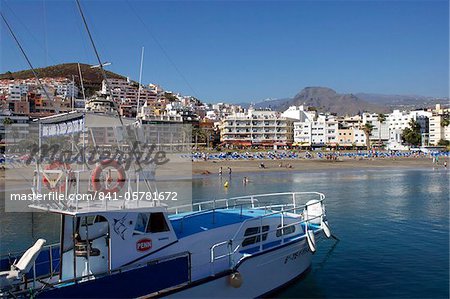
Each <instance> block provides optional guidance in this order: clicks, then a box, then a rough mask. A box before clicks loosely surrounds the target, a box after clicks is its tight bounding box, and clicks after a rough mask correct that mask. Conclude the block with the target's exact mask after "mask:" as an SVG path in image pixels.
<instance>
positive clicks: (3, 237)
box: [0, 169, 449, 298]
mask: <svg viewBox="0 0 450 299" xmlns="http://www.w3.org/2000/svg"><path fill="white" fill-rule="evenodd" d="M244 176H246V177H248V178H249V182H248V183H247V184H244V183H243V177H244ZM225 181H228V188H225V187H223V185H224V183H225ZM286 191H317V192H322V193H324V194H325V195H326V201H325V204H326V209H327V216H328V220H329V223H330V226H331V229H332V232H333V233H334V234H336V235H337V236H338V237H339V239H340V241H339V242H337V243H336V242H335V241H334V240H332V239H329V240H322V241H320V242H319V244H318V245H319V246H318V247H319V248H318V251H317V252H316V254H315V255H314V256H313V263H312V267H311V269H310V270H309V272H308V273H307V274H306V275H305V276H304V277H303V278H301V279H299V280H297V281H295V282H294V283H293V284H291V285H289V286H288V287H286V288H285V289H283V290H281V291H280V292H278V293H277V294H275V296H276V297H283V298H288V297H302V298H319V297H320V298H322V297H325V298H367V297H378V298H380V297H384V298H388V297H389V298H393V297H395V298H399V297H402V298H444V297H446V298H448V297H449V176H448V172H447V171H445V170H444V169H435V170H433V169H417V170H405V169H400V170H398V169H397V170H396V169H384V170H378V169H374V170H333V171H325V172H324V171H320V172H309V171H308V172H301V171H299V172H267V173H247V174H236V173H233V174H232V176H231V177H230V176H228V174H224V175H223V176H222V177H219V176H218V175H215V174H214V175H208V176H204V177H198V178H195V179H194V180H193V196H194V197H195V198H197V199H198V200H211V199H219V198H224V197H232V196H241V195H246V194H258V193H273V192H286ZM0 208H1V207H0ZM3 210H4V209H3V208H1V212H0V242H1V243H0V254H4V253H6V252H7V251H10V250H23V249H26V247H28V246H29V245H30V244H32V242H33V240H35V239H36V238H37V237H45V238H47V239H48V240H49V243H51V242H56V241H58V234H59V229H58V225H59V219H58V218H57V217H55V216H51V215H48V214H43V213H35V214H34V215H33V216H31V214H23V213H4V212H3ZM31 223H34V226H32V225H31ZM279 270H280V271H282V269H279ZM276 271H277V269H274V275H276Z"/></svg>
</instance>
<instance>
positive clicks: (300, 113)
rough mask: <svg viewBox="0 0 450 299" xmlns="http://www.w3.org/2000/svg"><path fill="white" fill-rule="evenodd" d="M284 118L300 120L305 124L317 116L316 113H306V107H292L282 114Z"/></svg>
mask: <svg viewBox="0 0 450 299" xmlns="http://www.w3.org/2000/svg"><path fill="white" fill-rule="evenodd" d="M281 116H282V117H286V118H290V119H295V120H298V121H299V122H304V121H306V120H307V119H309V120H313V119H314V118H315V116H316V112H315V111H306V110H305V109H304V106H303V105H301V106H291V107H289V108H288V109H287V110H286V111H284V112H283V113H282V114H281Z"/></svg>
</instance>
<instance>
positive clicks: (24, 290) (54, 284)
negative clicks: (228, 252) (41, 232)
mask: <svg viewBox="0 0 450 299" xmlns="http://www.w3.org/2000/svg"><path fill="white" fill-rule="evenodd" d="M51 246H55V247H56V246H58V247H59V244H54V245H48V246H46V247H47V248H51ZM185 256H186V257H187V258H188V259H187V260H188V263H189V264H188V267H189V268H190V267H191V264H190V263H191V262H190V260H191V259H190V253H189V252H188V251H183V252H179V253H176V254H172V255H168V256H165V257H161V258H157V259H153V260H150V261H146V262H144V263H141V264H132V265H127V266H122V267H119V268H117V269H114V270H108V271H105V272H102V273H95V274H93V273H90V274H87V275H82V276H78V277H75V278H69V279H64V280H57V281H50V279H51V278H52V277H53V275H54V274H59V272H58V273H50V274H51V275H49V276H42V277H39V276H36V275H34V276H33V277H32V278H33V279H32V280H27V279H25V280H24V281H22V282H20V283H19V284H17V285H15V286H16V289H15V290H11V291H8V292H7V294H9V295H11V297H14V298H17V297H20V295H23V294H30V292H31V294H32V296H31V297H34V295H38V294H39V292H40V291H42V290H44V289H45V288H47V287H49V288H58V287H61V286H64V285H67V284H73V283H74V284H76V283H80V282H84V281H88V280H92V279H98V278H101V277H105V276H109V275H114V274H119V273H123V272H126V271H129V270H133V269H137V268H141V267H146V266H149V265H153V264H157V263H161V262H164V261H170V260H173V259H177V258H180V257H185ZM58 262H59V261H58ZM33 268H34V266H33ZM45 280H47V281H45ZM30 282H31V283H32V287H31V288H29V287H27V285H28V283H30ZM190 282H191V277H190V275H189V277H188V281H186V282H185V283H183V284H182V285H184V284H187V283H190ZM37 283H39V286H38V285H37ZM177 287H179V286H177ZM0 291H1V290H0ZM34 291H37V293H33V292H34ZM160 291H164V290H160ZM160 291H159V292H160ZM0 297H1V293H0Z"/></svg>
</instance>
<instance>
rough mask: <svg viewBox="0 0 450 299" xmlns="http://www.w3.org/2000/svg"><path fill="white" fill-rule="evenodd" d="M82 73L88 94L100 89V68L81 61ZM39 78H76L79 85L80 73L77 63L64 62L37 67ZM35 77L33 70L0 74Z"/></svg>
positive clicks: (4, 75)
mask: <svg viewBox="0 0 450 299" xmlns="http://www.w3.org/2000/svg"><path fill="white" fill-rule="evenodd" d="M80 68H81V73H82V76H83V84H84V88H85V91H86V94H87V95H88V96H90V95H92V94H93V93H94V92H95V91H96V90H100V88H101V84H102V80H103V76H102V73H101V71H100V69H99V68H91V66H90V65H88V64H82V63H80ZM35 70H36V73H37V75H38V77H39V78H46V77H48V78H57V77H64V78H68V79H72V76H74V78H75V82H76V83H77V84H78V85H79V78H78V76H79V74H78V65H77V63H64V64H57V65H52V66H48V67H44V68H37V69H35ZM106 76H107V77H108V78H118V79H119V78H122V79H125V77H124V76H121V75H118V74H116V73H113V72H110V71H106ZM29 78H34V75H33V72H32V71H31V70H24V71H18V72H14V73H12V72H6V73H4V74H0V79H29Z"/></svg>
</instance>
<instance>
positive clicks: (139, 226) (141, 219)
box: [133, 213, 148, 235]
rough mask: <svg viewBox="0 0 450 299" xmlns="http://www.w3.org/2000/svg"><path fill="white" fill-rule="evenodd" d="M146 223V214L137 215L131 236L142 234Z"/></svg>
mask: <svg viewBox="0 0 450 299" xmlns="http://www.w3.org/2000/svg"><path fill="white" fill-rule="evenodd" d="M147 222H148V214H144V213H139V214H138V217H137V221H136V225H135V226H134V232H133V235H139V234H144V233H145V232H146V231H145V228H146V227H147Z"/></svg>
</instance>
